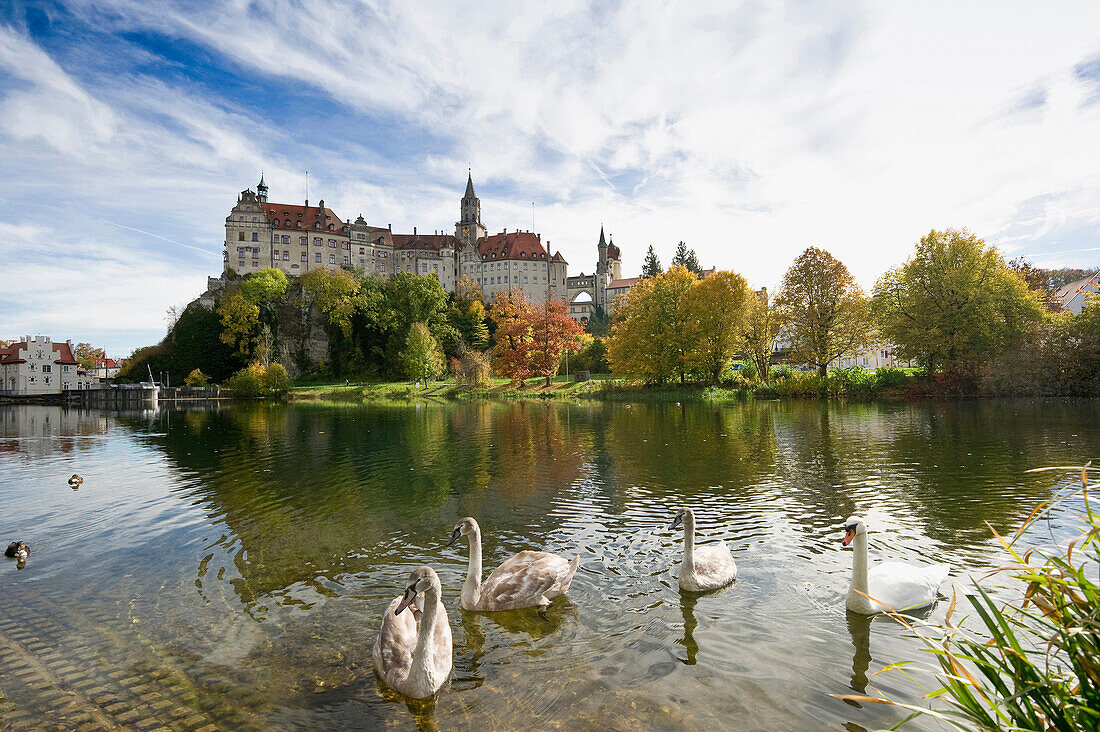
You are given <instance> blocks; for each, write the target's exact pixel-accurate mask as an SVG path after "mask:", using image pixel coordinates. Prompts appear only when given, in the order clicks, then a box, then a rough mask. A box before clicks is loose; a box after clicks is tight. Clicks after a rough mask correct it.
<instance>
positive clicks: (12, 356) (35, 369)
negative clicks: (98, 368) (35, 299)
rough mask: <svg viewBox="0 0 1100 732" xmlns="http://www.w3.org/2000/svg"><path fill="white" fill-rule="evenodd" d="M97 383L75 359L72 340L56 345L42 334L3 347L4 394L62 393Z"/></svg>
mask: <svg viewBox="0 0 1100 732" xmlns="http://www.w3.org/2000/svg"><path fill="white" fill-rule="evenodd" d="M94 384H95V378H94V377H93V376H91V375H89V374H88V373H87V372H86V371H85V370H84V368H83V367H82V366H81V365H80V364H79V363H78V362H77V360H76V357H75V356H73V344H72V342H71V341H65V342H64V343H54V342H52V341H51V340H50V338H49V336H41V335H40V336H35V337H34V338H31V337H30V336H26V337H25V338H24V339H23V340H21V341H16V342H15V343H11V344H9V345H7V346H0V395H4V396H29V395H37V394H60V393H61V392H62V391H68V390H78V389H91V388H92V386H93V385H94Z"/></svg>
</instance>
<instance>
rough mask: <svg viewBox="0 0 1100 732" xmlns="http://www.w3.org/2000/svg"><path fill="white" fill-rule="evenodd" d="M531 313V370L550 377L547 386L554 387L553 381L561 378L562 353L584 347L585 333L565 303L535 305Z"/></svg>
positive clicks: (551, 302) (551, 301) (556, 300)
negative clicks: (570, 315) (582, 339)
mask: <svg viewBox="0 0 1100 732" xmlns="http://www.w3.org/2000/svg"><path fill="white" fill-rule="evenodd" d="M521 297H522V295H521ZM531 312H532V315H533V320H532V323H531V339H532V343H531V349H530V351H529V358H530V359H531V370H532V371H533V372H534V373H535V374H536V375H539V376H544V377H546V386H550V380H551V379H553V378H554V377H555V376H557V375H558V368H559V367H560V364H561V357H562V354H563V353H565V351H566V350H567V349H568V350H576V349H577V348H579V347H580V340H579V336H580V335H581V334H582V333H583V332H584V330H583V329H582V328H581V326H580V324H579V323H577V321H575V320H573V319H572V318H570V317H569V308H568V307H567V306H566V304H565V303H564V302H563V301H562V300H558V299H556V298H550V299H548V300H546V302H544V303H542V304H540V305H535V306H534V307H533V308H531Z"/></svg>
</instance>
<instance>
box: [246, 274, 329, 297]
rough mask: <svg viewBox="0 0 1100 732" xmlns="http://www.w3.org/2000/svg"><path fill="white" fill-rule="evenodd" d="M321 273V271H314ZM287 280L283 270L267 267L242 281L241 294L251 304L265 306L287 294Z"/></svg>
mask: <svg viewBox="0 0 1100 732" xmlns="http://www.w3.org/2000/svg"><path fill="white" fill-rule="evenodd" d="M314 271H315V272H316V271H320V270H314ZM286 287H287V279H286V275H285V274H283V272H282V270H279V269H274V268H273V267H265V268H264V269H261V270H260V271H259V272H253V273H251V274H249V275H246V276H245V278H244V279H243V280H241V294H242V295H244V298H245V299H246V300H248V301H249V302H252V303H255V304H257V305H263V304H265V303H270V302H274V301H276V300H278V299H279V298H281V297H282V296H283V295H284V294H285V293H286Z"/></svg>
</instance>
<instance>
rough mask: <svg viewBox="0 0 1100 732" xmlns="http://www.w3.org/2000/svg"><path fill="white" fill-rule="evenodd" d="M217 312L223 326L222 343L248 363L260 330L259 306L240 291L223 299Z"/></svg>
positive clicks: (235, 291)
mask: <svg viewBox="0 0 1100 732" xmlns="http://www.w3.org/2000/svg"><path fill="white" fill-rule="evenodd" d="M217 312H218V317H219V318H220V320H221V324H222V332H221V341H222V343H224V344H226V345H227V346H229V347H231V348H233V349H235V350H236V352H237V354H238V355H239V356H240V357H241V358H242V359H243V360H246V361H247V360H248V359H249V358H251V357H252V350H253V348H254V347H255V345H256V336H257V335H258V334H259V330H260V307H259V305H256V304H255V303H253V302H250V301H249V300H248V299H247V298H245V297H244V295H242V294H241V291H240V290H234V291H233V292H231V293H230V294H229V295H228V296H226V297H225V298H223V299H222V302H221V304H220V305H218V311H217Z"/></svg>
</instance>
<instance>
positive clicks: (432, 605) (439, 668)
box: [373, 567, 452, 699]
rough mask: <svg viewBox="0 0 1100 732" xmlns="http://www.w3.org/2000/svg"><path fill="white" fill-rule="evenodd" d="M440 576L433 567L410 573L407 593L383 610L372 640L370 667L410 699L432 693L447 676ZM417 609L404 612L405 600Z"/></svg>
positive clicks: (448, 663)
mask: <svg viewBox="0 0 1100 732" xmlns="http://www.w3.org/2000/svg"><path fill="white" fill-rule="evenodd" d="M441 593H442V590H441V589H440V586H439V576H438V575H437V574H436V573H435V570H433V569H432V568H431V567H420V568H418V569H415V570H413V572H412V574H410V575H409V582H408V585H407V586H406V587H405V594H404V595H402V596H401V597H395V598H393V600H392V601H391V602H390V604H389V606H388V607H387V608H386V612H385V613H383V614H382V627H381V628H380V629H379V631H378V638H377V639H376V640H375V642H374V654H373V655H374V670H375V672H376V673H377V674H378V677H379V678H380V679H381V680H382V681H383V682H384V683H385V684H386V686H388V687H390V688H391V689H394V690H395V691H398V692H400V693H402V694H404V695H405V696H408V697H412V698H413V699H424V698H426V697H429V696H432V695H433V694H435V693H436V692H437V691H439V689H440V687H442V686H443V684H445V683H446V682H447V679H449V678H450V677H451V650H452V644H451V626H450V625H449V624H448V622H447V610H446V608H444V607H443V603H442V602H441V600H440V595H441ZM413 603H416V604H418V605H422V608H421V614H420V615H419V616H417V615H416V612H415V610H416V608H415V606H414V612H413V613H406V614H404V615H402V611H403V610H404V609H405V608H407V607H408V606H409V605H412V604H413Z"/></svg>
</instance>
